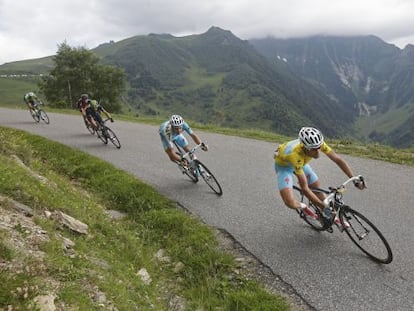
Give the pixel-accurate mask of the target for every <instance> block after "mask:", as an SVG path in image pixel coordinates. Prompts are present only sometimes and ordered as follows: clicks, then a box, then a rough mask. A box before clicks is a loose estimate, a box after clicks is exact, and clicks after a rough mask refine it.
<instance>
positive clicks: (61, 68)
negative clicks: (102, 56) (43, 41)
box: [40, 42, 125, 112]
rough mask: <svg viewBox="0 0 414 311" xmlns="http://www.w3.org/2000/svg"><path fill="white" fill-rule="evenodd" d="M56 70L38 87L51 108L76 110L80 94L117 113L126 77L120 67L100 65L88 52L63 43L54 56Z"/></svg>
mask: <svg viewBox="0 0 414 311" xmlns="http://www.w3.org/2000/svg"><path fill="white" fill-rule="evenodd" d="M53 61H54V62H55V68H54V69H52V70H51V71H50V74H49V75H48V76H45V77H43V78H42V81H41V83H40V88H41V90H42V91H43V92H44V94H45V97H46V98H47V100H48V102H49V103H51V106H55V107H72V108H75V105H76V102H77V100H78V98H79V97H80V95H81V94H83V93H87V94H89V96H90V97H91V98H93V99H97V100H99V101H100V102H101V103H103V104H104V105H105V107H106V108H107V109H108V110H109V111H112V112H117V111H119V110H120V107H121V105H120V103H119V99H120V98H121V96H120V95H121V93H122V92H123V91H124V89H125V74H124V71H123V70H122V69H121V68H119V67H114V66H105V65H101V64H100V63H99V57H98V56H96V55H95V54H94V53H92V52H90V51H88V50H87V49H85V48H83V47H80V48H72V47H70V46H69V45H68V44H67V43H66V42H64V43H62V44H61V45H59V46H58V52H57V54H56V55H55V56H54V57H53Z"/></svg>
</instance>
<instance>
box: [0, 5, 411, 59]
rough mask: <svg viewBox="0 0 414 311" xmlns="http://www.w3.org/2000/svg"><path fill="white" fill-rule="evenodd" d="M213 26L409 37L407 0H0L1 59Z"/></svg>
mask: <svg viewBox="0 0 414 311" xmlns="http://www.w3.org/2000/svg"><path fill="white" fill-rule="evenodd" d="M211 26H217V27H220V28H222V29H225V30H230V31H231V32H232V33H233V34H234V35H236V36H237V37H239V38H241V39H244V40H248V39H251V38H261V37H265V36H268V35H271V36H274V37H277V38H292V37H303V36H309V35H316V34H322V35H370V34H372V35H375V36H378V37H380V38H381V39H383V40H384V41H386V42H388V43H392V44H395V45H397V46H398V47H400V48H404V47H405V45H406V44H409V43H411V44H414V1H413V0H346V1H345V0H254V1H253V0H203V1H197V0H0V65H1V64H3V63H5V62H12V61H18V60H23V59H31V58H38V57H44V56H50V55H53V54H55V53H56V51H57V49H58V45H59V44H61V43H63V42H64V41H66V42H67V43H68V44H69V45H70V46H72V47H80V46H82V47H86V48H88V49H89V48H94V47H96V46H98V45H99V44H101V43H105V42H108V41H110V40H114V41H119V40H122V39H126V38H129V37H132V36H135V35H147V34H149V33H169V34H173V35H175V36H185V35H190V34H200V33H204V32H206V31H207V30H208V29H209V28H210V27H211Z"/></svg>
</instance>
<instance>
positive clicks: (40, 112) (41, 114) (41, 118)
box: [38, 109, 50, 124]
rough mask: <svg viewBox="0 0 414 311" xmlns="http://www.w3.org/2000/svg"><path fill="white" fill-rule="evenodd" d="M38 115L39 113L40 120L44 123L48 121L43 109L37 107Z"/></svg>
mask: <svg viewBox="0 0 414 311" xmlns="http://www.w3.org/2000/svg"><path fill="white" fill-rule="evenodd" d="M38 115H39V119H40V120H42V121H43V122H45V123H46V124H49V123H50V120H49V116H48V115H47V113H46V112H45V111H44V110H42V109H39V114H38Z"/></svg>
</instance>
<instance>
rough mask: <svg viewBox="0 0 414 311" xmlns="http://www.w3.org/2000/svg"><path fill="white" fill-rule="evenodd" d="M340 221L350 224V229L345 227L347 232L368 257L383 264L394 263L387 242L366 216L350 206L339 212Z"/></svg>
mask: <svg viewBox="0 0 414 311" xmlns="http://www.w3.org/2000/svg"><path fill="white" fill-rule="evenodd" d="M339 219H340V220H341V223H342V225H343V224H344V223H345V222H344V221H346V222H348V223H349V227H348V226H346V227H345V232H346V233H347V234H348V237H349V238H350V239H351V240H352V242H354V244H355V245H356V246H358V248H359V249H360V250H361V251H363V252H364V253H365V254H366V255H368V257H370V258H371V259H373V260H374V261H376V262H379V263H383V264H388V263H390V262H391V261H392V259H393V255H392V251H391V247H390V245H389V244H388V242H387V240H386V239H385V238H384V236H383V235H382V233H381V232H380V231H379V230H378V229H377V227H375V226H374V224H373V223H372V222H371V221H369V220H368V219H367V218H366V217H365V216H364V215H362V214H361V213H359V212H357V211H355V210H353V209H352V208H350V207H349V206H344V207H342V209H341V211H340V212H339Z"/></svg>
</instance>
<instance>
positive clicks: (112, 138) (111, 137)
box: [106, 127, 121, 149]
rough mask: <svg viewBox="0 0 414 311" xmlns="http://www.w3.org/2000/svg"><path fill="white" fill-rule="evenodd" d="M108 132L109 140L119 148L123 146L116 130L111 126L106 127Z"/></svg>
mask: <svg viewBox="0 0 414 311" xmlns="http://www.w3.org/2000/svg"><path fill="white" fill-rule="evenodd" d="M106 134H107V138H108V140H109V141H110V142H111V143H112V144H113V145H114V146H115V147H117V148H118V149H120V148H121V142H120V141H119V139H118V137H117V136H116V135H115V133H114V131H113V130H111V129H110V128H109V127H106Z"/></svg>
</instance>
